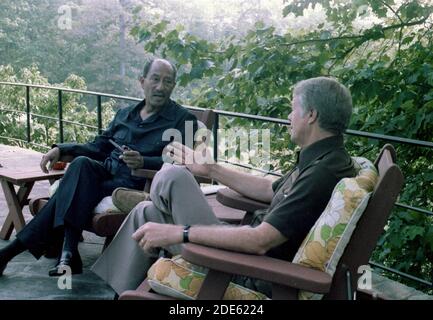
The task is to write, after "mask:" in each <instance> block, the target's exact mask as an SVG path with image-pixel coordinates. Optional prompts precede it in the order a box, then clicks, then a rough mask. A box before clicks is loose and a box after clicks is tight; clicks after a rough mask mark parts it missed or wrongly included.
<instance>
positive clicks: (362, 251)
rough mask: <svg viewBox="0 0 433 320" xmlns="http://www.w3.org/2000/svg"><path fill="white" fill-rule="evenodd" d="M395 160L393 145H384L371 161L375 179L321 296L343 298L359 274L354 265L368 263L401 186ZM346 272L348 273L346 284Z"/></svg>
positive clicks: (400, 178) (354, 287)
mask: <svg viewBox="0 0 433 320" xmlns="http://www.w3.org/2000/svg"><path fill="white" fill-rule="evenodd" d="M395 160H396V152H395V150H394V148H393V146H392V145H390V144H386V145H385V146H384V147H383V148H382V150H381V152H380V154H379V156H378V157H377V159H376V161H375V162H374V164H375V166H376V168H377V169H378V172H379V178H378V182H377V184H376V187H375V189H374V191H373V194H372V196H371V198H370V201H369V203H368V205H367V207H366V209H365V211H364V213H363V215H362V216H361V218H360V219H359V221H358V224H357V226H356V228H355V230H354V232H353V234H352V237H351V238H350V241H349V243H348V244H347V247H346V249H345V251H344V253H343V255H342V257H341V259H340V261H339V263H338V265H337V269H336V271H335V274H334V277H333V282H332V287H331V291H330V292H329V293H328V294H327V295H326V296H325V299H347V298H348V290H349V288H350V290H351V292H350V294H351V296H353V292H354V291H355V290H356V288H357V282H358V277H359V274H358V268H359V267H360V266H363V265H368V262H369V259H370V256H371V253H372V252H373V250H374V248H375V247H376V244H377V241H378V238H379V237H380V235H381V233H382V232H383V228H384V226H385V224H386V223H387V221H388V217H389V215H390V213H391V210H392V208H393V206H394V203H395V201H396V199H397V196H398V194H399V192H400V190H401V188H402V186H403V180H404V178H403V174H402V172H401V170H400V168H399V167H398V166H397V165H396V164H395ZM347 271H349V272H350V281H351V282H350V287H349V286H348V284H349V283H348V281H347V280H348V277H347Z"/></svg>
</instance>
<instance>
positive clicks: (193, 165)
mask: <svg viewBox="0 0 433 320" xmlns="http://www.w3.org/2000/svg"><path fill="white" fill-rule="evenodd" d="M199 149H200V150H196V151H193V150H191V149H190V148H188V147H186V146H184V145H181V144H180V143H177V142H173V143H172V144H170V145H169V146H168V147H167V151H166V152H167V157H168V158H171V159H173V161H175V162H176V163H180V164H184V165H186V167H187V168H188V169H189V170H190V171H191V172H192V173H193V174H195V175H201V176H207V177H210V178H212V179H215V180H217V181H219V182H221V183H222V184H224V185H226V186H228V187H229V188H231V189H233V190H235V191H237V192H239V193H240V194H243V195H244V196H247V197H248V198H251V199H255V200H258V201H262V202H271V201H272V197H273V196H274V191H273V189H272V181H270V180H268V179H266V178H263V177H258V176H253V175H251V174H247V173H243V172H239V171H236V170H233V169H229V168H226V167H223V166H221V165H219V164H217V163H215V161H214V160H213V158H212V156H211V153H210V152H209V149H205V148H199Z"/></svg>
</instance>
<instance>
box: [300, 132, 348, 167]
mask: <svg viewBox="0 0 433 320" xmlns="http://www.w3.org/2000/svg"><path fill="white" fill-rule="evenodd" d="M343 147H344V141H343V135H337V136H332V137H328V138H325V139H321V140H319V141H316V142H314V143H313V144H311V145H309V146H308V147H306V148H305V149H302V150H301V152H300V154H299V163H298V167H299V170H303V169H304V168H306V167H307V166H308V165H310V164H311V163H312V162H313V161H315V160H316V159H318V158H320V157H322V156H323V155H325V154H326V153H328V152H330V151H332V150H336V149H339V148H343Z"/></svg>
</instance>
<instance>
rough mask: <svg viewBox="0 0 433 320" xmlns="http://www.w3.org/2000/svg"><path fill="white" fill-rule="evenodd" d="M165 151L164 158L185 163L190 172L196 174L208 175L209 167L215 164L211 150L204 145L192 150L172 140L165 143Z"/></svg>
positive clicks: (177, 162)
mask: <svg viewBox="0 0 433 320" xmlns="http://www.w3.org/2000/svg"><path fill="white" fill-rule="evenodd" d="M165 152H166V158H168V159H172V161H173V163H176V164H181V165H185V166H186V167H187V168H188V170H189V171H191V173H192V174H194V175H198V176H205V177H209V174H210V170H211V167H212V165H214V164H215V161H214V160H213V158H212V152H211V151H210V150H209V149H208V148H206V146H205V145H201V146H200V147H198V148H197V149H196V150H192V149H190V148H188V147H186V146H185V145H183V144H181V143H179V142H173V143H170V144H169V145H167V147H166V150H165Z"/></svg>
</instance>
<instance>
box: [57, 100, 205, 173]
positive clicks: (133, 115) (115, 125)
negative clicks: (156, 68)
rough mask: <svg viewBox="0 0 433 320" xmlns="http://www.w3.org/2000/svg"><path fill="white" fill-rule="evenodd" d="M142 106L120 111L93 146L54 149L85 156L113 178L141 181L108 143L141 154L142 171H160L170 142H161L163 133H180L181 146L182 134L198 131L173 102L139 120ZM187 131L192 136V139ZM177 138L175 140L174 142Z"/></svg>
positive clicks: (193, 119) (70, 145) (189, 116)
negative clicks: (166, 147)
mask: <svg viewBox="0 0 433 320" xmlns="http://www.w3.org/2000/svg"><path fill="white" fill-rule="evenodd" d="M144 105H145V100H143V101H142V102H140V103H139V104H137V105H135V106H134V105H133V106H129V107H126V108H123V109H120V110H119V111H118V112H117V113H116V115H115V117H114V119H113V120H112V121H111V123H110V124H109V126H108V128H107V129H106V130H105V131H104V132H103V133H102V134H100V135H97V136H96V137H95V139H94V140H93V141H92V142H89V143H84V144H77V143H61V144H56V145H55V146H57V147H59V149H60V152H61V154H62V155H71V156H74V157H78V156H87V157H89V158H92V159H94V160H97V161H101V162H103V164H104V167H105V168H106V169H107V170H108V171H109V172H110V173H111V174H112V175H113V176H114V175H115V176H116V178H120V179H122V178H125V179H135V180H137V179H141V180H142V178H136V177H132V176H131V170H130V169H129V168H128V167H127V165H126V164H125V162H123V161H122V160H121V159H119V156H120V155H121V152H120V151H119V150H117V149H115V148H114V146H113V145H112V144H111V143H110V142H109V139H112V140H114V141H115V142H117V143H118V144H119V145H121V146H122V145H126V146H128V147H129V148H130V149H132V150H135V151H138V152H140V154H141V155H142V156H143V157H144V166H143V168H144V169H152V170H159V169H160V168H161V166H162V164H163V161H162V151H163V149H164V147H165V146H166V145H167V144H168V143H170V140H169V139H168V141H163V133H164V131H165V130H167V129H177V130H179V132H180V133H181V136H182V142H183V143H186V141H185V133H187V134H186V135H187V137H188V138H192V139H193V137H194V134H195V132H196V130H197V118H196V117H195V116H194V115H193V114H191V113H189V112H188V110H187V109H186V108H184V107H182V106H180V105H178V104H177V103H176V102H174V101H172V100H169V101H168V102H167V103H166V104H165V105H164V106H163V107H162V109H161V110H160V111H159V112H157V113H155V114H153V115H151V116H149V117H148V118H146V119H145V120H142V118H141V116H140V111H141V109H142V108H143V107H144ZM187 121H189V123H188V122H187ZM188 126H189V128H190V129H188ZM188 131H190V132H191V134H192V137H190V134H189V133H188ZM169 136H171V135H169ZM165 138H167V137H165ZM179 138H180V137H177V139H179ZM165 140H167V139H165ZM191 142H192V141H191Z"/></svg>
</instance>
